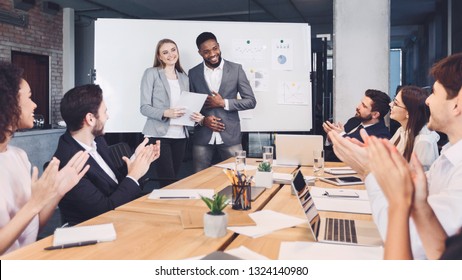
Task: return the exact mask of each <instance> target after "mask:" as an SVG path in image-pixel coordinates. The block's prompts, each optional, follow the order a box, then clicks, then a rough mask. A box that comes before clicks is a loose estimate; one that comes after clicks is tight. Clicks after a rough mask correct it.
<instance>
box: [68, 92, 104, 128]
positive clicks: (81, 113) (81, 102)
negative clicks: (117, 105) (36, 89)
mask: <svg viewBox="0 0 462 280" xmlns="http://www.w3.org/2000/svg"><path fill="white" fill-rule="evenodd" d="M102 102H103V91H102V90H101V88H100V87H99V85H92V84H89V85H83V86H78V87H75V88H73V89H71V90H69V91H68V92H66V94H64V97H63V99H61V108H60V109H61V116H62V117H63V120H64V121H65V122H66V126H67V129H69V131H77V130H79V129H81V128H82V127H83V120H84V119H85V116H86V115H87V114H88V113H92V114H93V115H95V117H96V118H98V117H99V116H98V109H99V107H100V106H101V103H102Z"/></svg>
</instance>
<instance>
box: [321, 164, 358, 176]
mask: <svg viewBox="0 0 462 280" xmlns="http://www.w3.org/2000/svg"><path fill="white" fill-rule="evenodd" d="M324 171H325V172H326V173H329V174H333V175H348V174H356V171H354V170H353V169H352V168H351V167H349V166H346V167H332V168H324Z"/></svg>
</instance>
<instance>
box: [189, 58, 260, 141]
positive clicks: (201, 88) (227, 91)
mask: <svg viewBox="0 0 462 280" xmlns="http://www.w3.org/2000/svg"><path fill="white" fill-rule="evenodd" d="M188 75H189V87H190V91H191V92H197V93H203V94H210V93H211V92H212V91H211V90H210V89H209V87H208V85H207V82H206V81H205V77H204V63H201V64H199V65H197V66H196V67H194V68H192V69H191V70H189V73H188ZM238 92H239V94H240V96H241V99H237V93H238ZM218 93H220V95H221V96H222V97H223V98H224V99H228V101H229V111H227V110H225V109H223V108H213V109H206V108H204V107H203V108H202V110H201V113H202V115H204V116H211V115H213V116H216V117H218V118H221V120H222V122H223V123H224V124H225V130H224V131H222V132H220V134H221V138H222V139H223V142H224V144H225V145H226V146H233V145H237V144H241V123H240V120H239V114H238V111H241V110H248V109H253V108H255V105H256V104H257V101H256V99H255V95H254V94H253V91H252V88H251V87H250V84H249V80H248V79H247V76H246V75H245V72H244V70H243V69H242V66H241V65H240V64H237V63H233V62H230V61H227V60H225V63H224V65H223V78H222V80H221V85H220V89H219V91H218ZM212 132H213V131H212V130H211V129H210V128H208V127H205V126H200V125H197V126H195V128H194V144H195V145H203V146H205V145H207V144H208V142H209V141H210V138H211V137H212Z"/></svg>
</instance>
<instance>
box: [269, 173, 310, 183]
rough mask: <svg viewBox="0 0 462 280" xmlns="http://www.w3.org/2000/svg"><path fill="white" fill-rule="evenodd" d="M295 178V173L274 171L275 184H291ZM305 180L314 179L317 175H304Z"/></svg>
mask: <svg viewBox="0 0 462 280" xmlns="http://www.w3.org/2000/svg"><path fill="white" fill-rule="evenodd" d="M293 178H294V175H293V174H291V173H277V172H273V182H274V183H275V184H284V185H290V184H291V183H292V180H293ZM304 178H305V181H314V180H315V179H316V177H314V176H304Z"/></svg>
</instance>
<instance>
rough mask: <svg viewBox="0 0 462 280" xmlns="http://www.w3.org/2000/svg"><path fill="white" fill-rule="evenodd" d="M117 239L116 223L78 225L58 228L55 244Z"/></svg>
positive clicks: (54, 238) (54, 239) (54, 237)
mask: <svg viewBox="0 0 462 280" xmlns="http://www.w3.org/2000/svg"><path fill="white" fill-rule="evenodd" d="M115 239H116V232H115V229H114V225H113V224H112V223H110V224H102V225H94V226H77V227H68V228H57V229H56V230H55V234H54V236H53V246H59V245H63V244H69V243H76V242H84V241H93V240H94V241H97V242H104V241H112V240H115Z"/></svg>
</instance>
